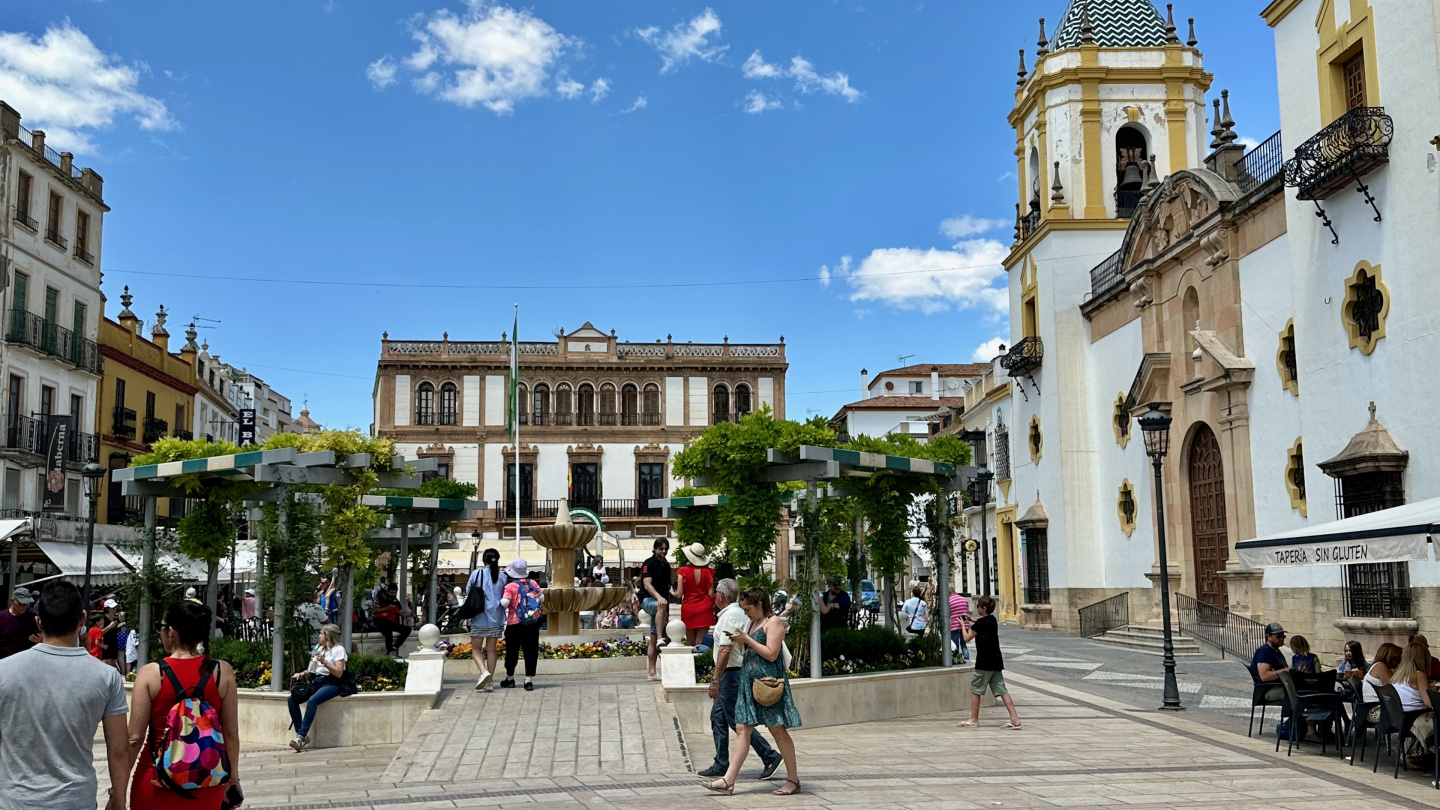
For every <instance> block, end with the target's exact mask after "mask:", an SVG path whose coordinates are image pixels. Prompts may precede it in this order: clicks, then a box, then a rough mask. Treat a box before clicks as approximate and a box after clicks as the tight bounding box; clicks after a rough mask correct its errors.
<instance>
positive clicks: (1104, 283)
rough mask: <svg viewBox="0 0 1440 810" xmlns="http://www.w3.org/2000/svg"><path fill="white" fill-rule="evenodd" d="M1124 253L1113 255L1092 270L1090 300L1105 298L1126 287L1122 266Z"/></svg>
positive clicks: (1118, 252)
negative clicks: (1121, 260) (1122, 254)
mask: <svg viewBox="0 0 1440 810" xmlns="http://www.w3.org/2000/svg"><path fill="white" fill-rule="evenodd" d="M1121 252H1122V251H1119V250H1117V251H1115V252H1114V253H1111V254H1110V256H1109V257H1108V258H1106V259H1105V261H1103V262H1100V263H1099V264H1097V265H1095V266H1094V267H1092V268H1091V269H1090V299H1091V300H1092V301H1093V300H1096V299H1099V298H1104V297H1105V296H1107V295H1109V294H1110V293H1112V292H1115V291H1116V290H1118V289H1120V288H1121V287H1124V286H1125V270H1124V268H1123V267H1121V265H1120V258H1121V257H1120V254H1121Z"/></svg>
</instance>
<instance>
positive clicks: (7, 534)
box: [0, 518, 30, 540]
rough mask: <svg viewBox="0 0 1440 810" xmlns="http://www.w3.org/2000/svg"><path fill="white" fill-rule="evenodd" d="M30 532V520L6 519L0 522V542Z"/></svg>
mask: <svg viewBox="0 0 1440 810" xmlns="http://www.w3.org/2000/svg"><path fill="white" fill-rule="evenodd" d="M28 531H30V518H8V519H6V520H0V540H9V539H10V538H11V537H12V536H13V535H17V534H24V533H26V532H28Z"/></svg>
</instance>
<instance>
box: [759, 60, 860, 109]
mask: <svg viewBox="0 0 1440 810" xmlns="http://www.w3.org/2000/svg"><path fill="white" fill-rule="evenodd" d="M740 73H741V75H743V76H744V77H745V78H747V79H779V78H791V79H794V80H795V89H797V90H799V91H800V92H802V93H824V94H825V95H827V96H840V97H841V98H843V99H845V100H846V101H848V102H850V103H851V104H854V103H855V102H857V101H859V100H860V98H861V97H862V96H863V95H864V93H861V92H860V91H859V90H856V89H855V88H854V87H851V86H850V77H849V76H847V75H846V74H844V73H841V72H839V71H838V70H837V71H835V72H834V73H820V72H819V71H817V70H816V69H815V65H813V64H812V63H811V62H810V60H808V59H806V58H805V57H803V56H792V57H791V58H790V64H789V66H785V65H776V64H772V63H770V62H766V61H765V57H763V56H761V55H760V52H759V51H756V52H754V53H752V54H750V56H749V58H747V59H746V60H745V64H743V65H741V66H740Z"/></svg>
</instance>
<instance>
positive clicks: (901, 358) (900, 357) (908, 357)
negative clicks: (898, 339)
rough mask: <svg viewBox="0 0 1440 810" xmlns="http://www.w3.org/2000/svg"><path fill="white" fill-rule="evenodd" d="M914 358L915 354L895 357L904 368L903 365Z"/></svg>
mask: <svg viewBox="0 0 1440 810" xmlns="http://www.w3.org/2000/svg"><path fill="white" fill-rule="evenodd" d="M914 356H915V355H913V354H897V355H895V359H896V360H899V361H900V365H902V366H903V365H905V361H906V360H909V359H910V358H912V357H914Z"/></svg>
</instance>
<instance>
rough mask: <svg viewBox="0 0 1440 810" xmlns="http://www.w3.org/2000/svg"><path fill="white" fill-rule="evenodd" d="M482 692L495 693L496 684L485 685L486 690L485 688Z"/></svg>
mask: <svg viewBox="0 0 1440 810" xmlns="http://www.w3.org/2000/svg"><path fill="white" fill-rule="evenodd" d="M480 691H481V692H494V691H495V684H493V683H487V684H485V688H484V689H481V690H480Z"/></svg>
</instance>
